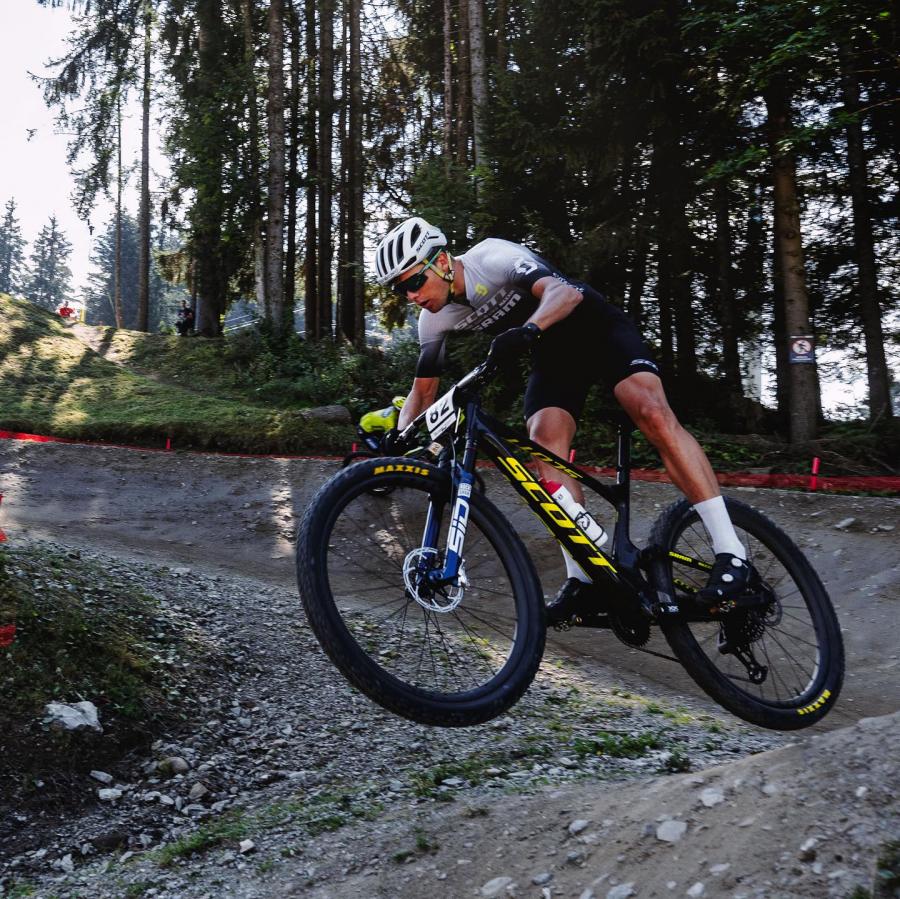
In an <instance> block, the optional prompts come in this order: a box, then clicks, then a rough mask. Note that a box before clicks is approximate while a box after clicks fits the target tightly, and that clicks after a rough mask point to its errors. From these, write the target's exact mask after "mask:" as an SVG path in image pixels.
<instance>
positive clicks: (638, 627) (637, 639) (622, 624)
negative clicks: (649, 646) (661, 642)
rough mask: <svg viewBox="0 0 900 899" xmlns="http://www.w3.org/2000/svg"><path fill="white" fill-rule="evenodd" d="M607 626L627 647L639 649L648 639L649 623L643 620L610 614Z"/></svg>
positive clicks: (632, 616) (631, 616)
mask: <svg viewBox="0 0 900 899" xmlns="http://www.w3.org/2000/svg"><path fill="white" fill-rule="evenodd" d="M609 626H610V628H611V629H612V632H613V633H614V634H615V635H616V636H617V637H618V638H619V639H620V640H621V641H622V642H623V643H625V644H626V645H627V646H637V647H641V646H644V644H646V642H647V641H648V640H649V639H650V622H649V621H647V620H646V619H645V618H639V617H637V616H634V615H621V614H619V613H618V612H610V613H609Z"/></svg>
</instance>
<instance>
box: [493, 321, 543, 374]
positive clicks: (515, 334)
mask: <svg viewBox="0 0 900 899" xmlns="http://www.w3.org/2000/svg"><path fill="white" fill-rule="evenodd" d="M540 336H541V329H540V328H539V327H538V326H537V325H536V324H535V323H534V322H529V323H528V324H527V325H522V327H520V328H510V329H509V330H508V331H504V332H503V333H502V334H498V335H497V336H496V337H495V338H494V339H493V340H492V341H491V349H490V353H489V354H488V359H490V360H491V361H492V362H495V363H496V364H497V365H500V366H507V365H509V364H510V363H511V362H513V361H515V360H516V359H518V358H519V356H521V355H523V354H524V353H525V351H526V350H529V349H531V347H532V346H534V344H535V342H536V341H537V340H538V338H539V337H540Z"/></svg>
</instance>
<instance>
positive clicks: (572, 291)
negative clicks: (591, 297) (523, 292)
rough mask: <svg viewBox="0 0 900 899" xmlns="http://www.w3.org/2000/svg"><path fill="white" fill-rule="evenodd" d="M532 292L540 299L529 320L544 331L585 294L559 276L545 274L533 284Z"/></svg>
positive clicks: (560, 318) (575, 304) (564, 314)
mask: <svg viewBox="0 0 900 899" xmlns="http://www.w3.org/2000/svg"><path fill="white" fill-rule="evenodd" d="M531 292H532V293H533V294H534V296H536V297H537V298H538V300H539V301H540V302H539V303H538V307H537V309H535V310H534V313H533V314H532V316H531V318H529V319H528V321H529V322H534V324H536V325H537V326H538V327H539V328H540V329H541V330H542V331H546V330H547V328H549V327H550V325H555V324H556V323H557V322H558V321H561V320H562V319H564V318H565V317H566V316H567V315H569V314H570V313H571V312H572V310H573V309H574V308H575V307H576V306H577V305H578V304H579V303H580V302H581V301H582V300H583V299H584V294H582V292H581V291H580V290H578V289H577V288H576V287H573V286H572V285H571V284H566V283H565V282H564V281H560V279H559V278H554V277H552V276H545V277H543V278H539V279H538V280H537V281H535V282H534V284H532V286H531Z"/></svg>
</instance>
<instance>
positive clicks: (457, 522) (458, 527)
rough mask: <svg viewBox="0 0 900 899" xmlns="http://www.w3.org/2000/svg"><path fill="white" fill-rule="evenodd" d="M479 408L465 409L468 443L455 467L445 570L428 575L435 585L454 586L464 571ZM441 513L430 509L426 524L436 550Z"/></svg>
mask: <svg viewBox="0 0 900 899" xmlns="http://www.w3.org/2000/svg"><path fill="white" fill-rule="evenodd" d="M476 408H477V404H475V403H469V404H467V406H466V443H465V449H464V451H463V458H462V462H461V463H459V464H455V465H454V467H453V494H452V497H451V501H452V511H451V513H450V525H449V528H448V530H447V553H446V556H445V558H444V567H443V568H442V569H431V570H429V571H428V573H427V578H428V580H429V582H430V583H432V584H434V585H437V584H449V583H455V582H456V580H457V578H458V577H459V572H460V568H461V567H462V561H463V558H462V553H463V545H464V544H465V539H466V528H467V526H468V524H469V511H470V509H471V499H472V489H473V487H474V485H475V457H476V455H477V452H478V434H477V427H476V421H477V416H476V414H475V412H476ZM438 512H439V510H436V509H435V505H434V503H432V504H431V505H429V507H428V517H427V519H426V522H425V539H426V540H427V539H428V538H430V539H431V541H432V542H430V543H428V542H425V543H423V545H424V546H435V547H436V546H437V538H438V532H439V531H440V516H439V514H438Z"/></svg>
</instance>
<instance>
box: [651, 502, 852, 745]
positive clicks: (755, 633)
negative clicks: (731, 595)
mask: <svg viewBox="0 0 900 899" xmlns="http://www.w3.org/2000/svg"><path fill="white" fill-rule="evenodd" d="M725 502H726V505H727V507H728V512H729V514H730V516H731V520H732V522H733V524H734V526H735V529H736V530H737V532H738V534H739V536H740V537H741V541H742V542H743V543H744V545H745V547H746V548H747V553H748V559H749V560H750V561H751V562H752V563H753V564H754V565H755V566H756V569H757V571H758V572H759V574H760V576H761V577H762V579H763V583H764V584H767V585H768V587H770V588H771V589H772V591H773V596H774V601H773V602H772V603H771V604H770V605H769V607H768V608H767V609H766V610H765V611H764V612H762V611H754V612H747V611H739V612H730V613H728V615H726V616H723V618H722V620H720V621H690V620H686V619H685V618H682V617H675V618H669V619H665V618H664V619H662V620H661V622H660V624H661V627H662V631H663V633H664V635H665V637H666V640H667V641H668V643H669V645H670V646H671V647H672V651H673V652H674V653H675V655H676V656H677V657H678V659H679V661H680V662H681V664H682V665H683V666H684V668H685V670H686V671H687V672H688V674H689V675H690V676H691V677H692V678H693V679H694V680H695V681H696V683H697V684H698V685H699V686H700V687H701V688H702V689H703V690H704V691H705V692H706V693H707V694H708V695H709V696H711V697H712V698H713V699H714V700H715V701H716V702H717V703H719V704H720V705H721V706H723V707H724V708H726V709H728V710H729V711H730V712H733V713H734V714H735V715H737V716H738V717H740V718H743V719H744V720H745V721H749V722H751V723H752V724H756V725H759V726H760V727H766V728H769V729H772V730H798V729H800V728H804V727H809V726H810V725H812V724H815V723H816V722H817V721H819V720H820V719H821V718H822V717H823V716H824V715H826V714H827V713H828V712H829V711H830V710H831V709H832V708H833V707H834V704H835V702H836V701H837V698H838V696H839V694H840V691H841V685H842V683H843V678H844V647H843V640H842V639H841V632H840V626H839V624H838V620H837V616H836V614H835V612H834V608H833V606H832V604H831V600H830V599H829V597H828V593H827V591H826V590H825V587H824V586H823V584H822V582H821V580H820V579H819V576H818V575H817V574H816V572H815V570H814V569H813V567H812V566H811V565H810V563H809V561H808V560H807V558H806V556H804V555H803V553H802V552H801V551H800V549H799V548H798V547H797V546H796V545H795V544H794V543H793V541H792V540H791V539H790V538H789V537H788V536H787V535H786V534H785V533H784V532H783V531H782V530H781V529H780V528H778V526H777V525H775V524H774V523H773V522H772V521H771V520H770V519H769V518H767V517H766V516H765V515H763V514H762V513H761V512H758V511H756V510H755V509H752V508H751V507H750V506H747V505H745V504H744V503H741V502H738V501H737V500H733V499H730V498H726V501H725ZM651 544H652V545H653V546H654V547H655V548H656V549H657V552H655V554H654V562H653V565H652V576H653V578H654V582H655V584H656V586H657V587H658V588H659V589H662V590H664V591H665V592H666V593H668V594H669V595H671V596H674V597H676V600H677V601H678V603H679V606H680V607H684V604H686V603H689V602H690V597H689V596H688V594H689V593H691V592H693V591H695V590H696V589H697V588H698V587H700V586H702V585H703V581H704V580H705V576H706V575H705V573H703V572H698V571H697V570H696V569H694V568H692V567H689V566H687V565H685V564H683V563H680V562H678V561H677V560H674V559H672V558H671V557H670V556H669V553H670V552H671V551H675V552H680V553H682V554H684V555H688V556H691V557H692V558H702V559H704V560H705V561H706V562H707V563H711V562H712V560H713V553H712V547H711V544H710V542H709V538H708V535H707V534H706V531H705V529H704V528H703V525H702V524H701V523H700V519H699V516H698V515H697V513H696V512H695V511H694V509H693V507H692V506H691V505H690V504H689V503H688V502H687V501H686V500H681V501H680V502H677V503H675V504H674V505H672V506H671V507H670V508H669V509H667V510H665V511H664V512H663V513H662V514H661V515H660V517H659V518H658V519H657V521H656V523H655V524H654V526H653V530H652V533H651ZM788 579H790V581H791V582H792V583H793V585H794V586H793V587H792V588H791V587H790V584H788V583H786V582H787V580H788ZM801 601H802V602H801ZM729 616H742V617H740V618H737V617H731V618H730V619H729ZM735 633H737V634H739V635H740V636H739V637H734V636H733V635H734V634H735ZM729 640H731V641H732V643H733V644H737V643H738V642H739V641H740V640H743V641H746V646H747V647H749V648H750V649H751V650H752V653H753V656H754V657H755V656H756V655H757V654H758V655H760V656H761V657H762V658H763V659H764V661H765V662H766V665H765V666H764V667H765V668H766V674H765V680H764V681H763V682H762V683H759V684H755V683H751V679H750V677H749V676H748V671H747V669H746V667H744V670H743V674H744V676H743V677H742V676H741V666H742V663H741V662H740V660H739V659H737V658H736V657H735V656H734V655H733V654H732V653H730V652H725V653H723V652H722V651H721V650H720V649H718V645H719V644H720V643H722V642H724V643H725V644H726V645H727V644H728V641H729Z"/></svg>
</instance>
